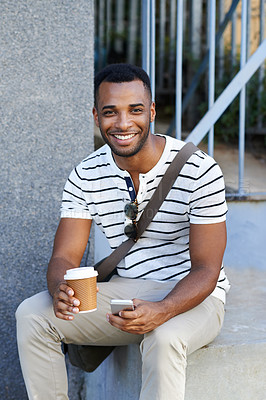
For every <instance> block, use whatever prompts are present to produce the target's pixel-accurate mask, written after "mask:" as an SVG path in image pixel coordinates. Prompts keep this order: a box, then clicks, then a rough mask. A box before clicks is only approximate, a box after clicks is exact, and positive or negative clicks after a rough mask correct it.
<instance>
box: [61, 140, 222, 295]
mask: <svg viewBox="0 0 266 400" xmlns="http://www.w3.org/2000/svg"><path fill="white" fill-rule="evenodd" d="M164 137H165V139H166V143H165V148H164V151H163V154H162V156H161V158H160V160H159V161H158V163H157V164H156V165H155V166H154V167H153V168H152V169H151V170H150V171H149V172H147V173H146V174H140V175H139V190H138V194H137V202H138V211H139V212H138V217H137V219H139V217H140V215H141V213H142V211H143V209H144V207H145V206H146V204H147V203H148V201H149V200H150V198H151V196H152V194H153V193H154V191H155V188H156V187H157V186H158V183H159V182H160V180H161V178H162V176H163V175H164V173H165V171H166V169H167V167H168V166H169V164H170V163H171V161H172V160H173V158H174V157H175V155H176V154H177V152H178V151H179V150H180V149H181V148H182V147H183V146H184V144H185V143H184V142H182V141H180V140H176V139H174V138H171V137H169V136H164ZM151 157H152V155H151ZM126 177H130V174H129V173H128V172H127V171H125V170H121V169H120V168H119V167H118V166H117V165H116V163H115V161H114V159H113V156H112V153H111V150H110V148H109V146H108V145H104V146H103V147H101V148H100V149H98V150H97V151H95V152H94V153H92V154H91V155H90V156H89V157H88V158H86V159H84V160H83V161H82V162H81V163H80V164H79V165H78V166H77V167H76V168H75V169H74V170H73V171H72V172H71V174H70V176H69V179H68V181H67V182H66V185H65V188H64V193H63V200H62V209H61V218H86V219H93V220H94V221H95V223H96V224H97V225H98V227H99V228H100V229H101V231H102V232H103V233H104V234H105V236H106V238H107V240H108V242H109V244H110V247H111V249H115V248H116V247H118V246H119V245H120V244H121V243H122V241H125V240H127V237H126V236H125V234H124V227H125V225H126V224H128V223H129V222H130V221H129V220H128V218H127V217H126V216H125V212H124V207H125V204H127V203H129V202H131V199H130V194H129V189H128V185H127V183H126V179H125V178H126ZM226 213H227V206H226V201H225V186H224V179H223V175H222V172H221V170H220V168H219V166H218V165H217V164H216V162H215V161H214V160H213V158H211V157H210V156H208V155H207V154H205V153H204V152H202V151H201V150H198V151H197V152H195V153H194V154H193V155H192V156H191V157H190V158H189V160H188V161H187V162H186V164H185V165H184V167H183V169H182V171H181V173H180V174H179V176H178V178H177V179H176V181H175V183H174V185H173V187H172V189H171V190H170V192H169V193H168V195H167V197H166V199H165V201H164V202H163V204H162V206H161V208H160V209H159V211H158V213H157V214H156V215H155V217H154V219H153V221H152V222H151V224H150V225H149V226H148V228H147V229H146V231H145V232H144V234H143V235H142V237H141V238H140V239H139V240H138V242H137V243H136V244H135V245H134V246H133V247H132V249H131V250H130V251H129V253H128V254H127V255H126V257H125V258H124V259H123V260H122V261H121V262H120V263H119V264H118V267H117V271H118V274H119V275H120V276H122V277H126V278H143V279H153V280H159V281H166V280H176V281H178V280H180V279H182V278H183V277H184V276H186V275H187V274H188V273H189V271H190V267H191V262H190V256H189V226H190V223H193V224H212V223H217V222H222V221H224V220H225V218H226ZM228 289H229V282H228V280H227V278H226V275H225V272H224V268H223V266H221V272H220V276H219V280H218V283H217V286H216V289H215V290H214V292H213V293H212V294H213V295H214V296H216V297H218V298H220V299H221V300H222V301H223V302H225V293H226V292H227V290H228Z"/></svg>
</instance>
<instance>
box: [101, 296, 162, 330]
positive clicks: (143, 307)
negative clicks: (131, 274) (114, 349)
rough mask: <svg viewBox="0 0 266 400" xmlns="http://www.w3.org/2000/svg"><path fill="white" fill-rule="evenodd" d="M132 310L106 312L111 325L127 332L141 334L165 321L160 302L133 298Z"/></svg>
mask: <svg viewBox="0 0 266 400" xmlns="http://www.w3.org/2000/svg"><path fill="white" fill-rule="evenodd" d="M133 303H134V306H135V310H134V311H120V312H119V315H114V314H107V316H106V317H107V320H108V321H109V322H110V324H111V325H113V326H114V327H116V328H118V329H120V330H121V331H125V332H128V333H133V334H139V335H143V334H144V333H147V332H150V331H152V330H153V329H155V328H157V327H158V326H159V325H161V324H163V323H164V322H165V321H167V319H168V318H167V316H166V313H165V310H164V307H163V305H162V302H159V301H158V302H151V301H145V300H140V299H133Z"/></svg>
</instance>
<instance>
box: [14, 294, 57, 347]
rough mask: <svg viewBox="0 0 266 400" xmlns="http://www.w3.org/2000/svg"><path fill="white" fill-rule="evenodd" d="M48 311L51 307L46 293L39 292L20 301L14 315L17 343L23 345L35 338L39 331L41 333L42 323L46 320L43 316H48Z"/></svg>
mask: <svg viewBox="0 0 266 400" xmlns="http://www.w3.org/2000/svg"><path fill="white" fill-rule="evenodd" d="M49 309H52V305H51V299H50V298H49V294H48V293H47V292H41V293H39V294H37V295H35V296H32V297H30V298H28V299H26V300H24V301H22V303H21V304H20V305H19V306H18V308H17V310H16V313H15V316H16V321H17V339H18V342H19V343H20V342H23V343H24V344H25V343H26V342H27V341H30V340H31V339H32V337H33V336H36V337H37V336H38V335H39V334H40V330H41V331H43V327H44V325H45V324H44V321H45V320H46V318H45V317H44V316H45V315H47V316H49ZM51 312H52V310H51V311H50V313H51Z"/></svg>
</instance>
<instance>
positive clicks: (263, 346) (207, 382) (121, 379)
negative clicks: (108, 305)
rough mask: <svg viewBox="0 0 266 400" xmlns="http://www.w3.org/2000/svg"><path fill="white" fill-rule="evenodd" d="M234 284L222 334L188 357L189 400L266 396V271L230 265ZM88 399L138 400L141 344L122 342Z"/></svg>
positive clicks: (262, 399)
mask: <svg viewBox="0 0 266 400" xmlns="http://www.w3.org/2000/svg"><path fill="white" fill-rule="evenodd" d="M226 271H227V274H228V276H229V279H230V281H231V284H232V288H231V291H230V293H229V295H228V300H227V304H226V316H225V322H224V326H223V329H222V332H221V333H220V335H219V336H218V337H217V338H216V339H215V340H214V341H213V342H212V343H211V344H210V345H208V346H206V347H204V348H202V349H200V350H198V351H196V352H195V353H193V354H192V355H190V356H189V358H188V367H187V386H186V397H185V400H266V369H265V360H266V312H265V305H266V274H265V272H264V271H262V270H256V269H245V270H243V271H240V270H239V269H236V270H234V269H229V270H228V269H227V270H226ZM85 375H86V376H85V382H86V392H87V393H86V397H85V399H86V400H91V399H94V400H112V399H116V400H137V399H138V396H139V391H140V386H141V359H140V354H139V348H138V346H137V345H130V346H126V347H118V348H116V349H115V351H114V352H113V353H112V354H111V355H110V356H109V358H108V359H107V360H105V361H104V363H103V364H102V365H101V366H100V367H99V368H98V369H97V370H96V371H95V372H93V373H92V374H85Z"/></svg>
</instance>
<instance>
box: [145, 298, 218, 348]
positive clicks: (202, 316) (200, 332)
mask: <svg viewBox="0 0 266 400" xmlns="http://www.w3.org/2000/svg"><path fill="white" fill-rule="evenodd" d="M223 319H224V304H223V303H222V302H221V301H220V300H219V299H217V298H215V297H213V296H209V297H207V298H206V299H205V300H204V301H203V302H202V303H201V304H199V305H198V306H197V307H195V308H193V309H191V310H189V311H187V312H185V313H183V314H179V315H177V316H176V317H174V318H172V319H170V320H169V321H167V322H166V323H164V324H163V325H161V326H159V327H158V328H156V329H155V330H154V331H152V332H149V333H148V334H147V336H148V337H146V335H145V339H144V341H145V340H146V339H148V340H155V341H158V343H160V342H161V341H162V338H163V342H164V343H166V342H168V343H170V344H171V343H172V344H174V343H175V342H176V343H182V344H183V346H185V348H186V354H191V353H192V352H194V351H195V350H197V349H199V348H201V347H203V346H205V345H207V344H208V343H210V342H212V341H213V340H214V339H215V337H216V336H217V335H218V334H219V332H220V330H221V327H222V324H223ZM149 336H150V337H149Z"/></svg>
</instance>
